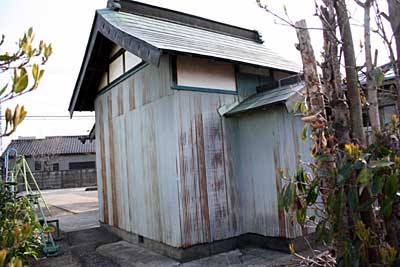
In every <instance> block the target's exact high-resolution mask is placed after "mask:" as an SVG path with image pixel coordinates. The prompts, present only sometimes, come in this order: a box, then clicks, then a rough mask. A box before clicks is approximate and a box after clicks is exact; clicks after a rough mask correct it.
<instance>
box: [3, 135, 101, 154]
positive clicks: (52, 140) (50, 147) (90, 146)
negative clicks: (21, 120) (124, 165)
mask: <svg viewBox="0 0 400 267" xmlns="http://www.w3.org/2000/svg"><path fill="white" fill-rule="evenodd" d="M81 137H82V138H84V137H83V136H48V137H46V138H43V139H34V138H32V139H16V140H12V141H11V143H10V144H9V145H8V147H7V149H8V148H10V147H13V148H15V149H16V150H17V151H18V154H19V155H25V156H40V155H68V154H69V155H70V154H87V153H95V152H96V150H95V143H94V142H90V141H89V140H87V141H86V142H85V143H84V144H83V143H82V142H81V140H80V138H81ZM7 149H6V150H5V151H4V152H3V154H2V157H4V155H5V153H6V151H7Z"/></svg>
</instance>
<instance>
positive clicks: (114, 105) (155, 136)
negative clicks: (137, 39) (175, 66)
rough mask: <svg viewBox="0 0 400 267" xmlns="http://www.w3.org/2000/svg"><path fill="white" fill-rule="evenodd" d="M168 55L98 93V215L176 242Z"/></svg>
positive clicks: (178, 238) (174, 143)
mask: <svg viewBox="0 0 400 267" xmlns="http://www.w3.org/2000/svg"><path fill="white" fill-rule="evenodd" d="M170 87H171V75H170V68H169V60H168V58H163V59H162V61H161V64H160V67H159V69H158V68H157V67H154V66H151V65H148V66H147V67H145V68H144V69H142V70H141V71H139V72H137V73H136V74H134V75H133V76H131V77H130V78H129V79H127V80H125V81H123V82H122V83H121V84H119V85H118V86H116V87H115V88H113V89H112V90H110V91H108V92H106V93H104V94H103V95H100V96H99V97H98V98H97V99H96V105H95V106H96V125H98V126H96V142H97V149H98V150H97V151H99V152H100V153H98V156H97V157H98V159H97V162H98V164H97V170H98V183H99V186H100V187H99V188H102V190H100V191H99V199H100V200H99V204H100V207H102V208H101V209H100V210H101V220H102V221H103V222H104V223H108V224H110V225H112V226H115V227H118V228H120V229H124V230H126V231H129V232H133V233H137V234H140V235H143V236H145V237H147V238H151V239H154V240H158V241H160V242H163V243H166V244H169V245H172V246H179V245H180V242H181V236H180V220H179V203H178V174H177V163H176V159H177V158H178V156H177V147H178V144H177V138H176V136H177V132H176V131H177V127H175V125H176V121H175V113H174V97H173V95H172V93H173V91H172V90H170Z"/></svg>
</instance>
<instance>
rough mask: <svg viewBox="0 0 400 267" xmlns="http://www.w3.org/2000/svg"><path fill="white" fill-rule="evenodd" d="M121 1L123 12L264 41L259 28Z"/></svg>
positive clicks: (255, 40)
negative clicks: (254, 28)
mask: <svg viewBox="0 0 400 267" xmlns="http://www.w3.org/2000/svg"><path fill="white" fill-rule="evenodd" d="M119 3H120V4H121V9H120V11H122V12H126V13H130V14H136V15H142V16H146V17H151V18H155V19H158V20H164V21H169V22H173V23H176V24H181V25H186V26H191V27H194V28H198V29H204V30H208V31H212V32H217V33H221V34H224V35H228V36H234V37H239V38H242V39H246V40H251V41H254V42H257V43H263V42H264V41H263V40H262V38H261V34H260V33H259V32H258V31H257V30H251V29H248V28H244V27H240V26H236V25H232V24H228V23H224V22H220V21H216V20H212V19H208V18H203V17H200V16H197V15H193V14H189V13H185V12H182V11H177V10H173V9H168V8H165V7H159V6H155V5H151V4H147V3H143V2H139V1H133V0H121V1H119Z"/></svg>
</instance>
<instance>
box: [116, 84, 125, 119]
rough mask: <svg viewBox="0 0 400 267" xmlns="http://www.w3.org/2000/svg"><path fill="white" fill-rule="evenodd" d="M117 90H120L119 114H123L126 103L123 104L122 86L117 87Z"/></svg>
mask: <svg viewBox="0 0 400 267" xmlns="http://www.w3.org/2000/svg"><path fill="white" fill-rule="evenodd" d="M117 90H118V91H117V92H118V98H117V99H118V115H122V113H124V106H123V105H124V104H123V101H122V99H123V97H122V87H121V86H120V87H118V88H117Z"/></svg>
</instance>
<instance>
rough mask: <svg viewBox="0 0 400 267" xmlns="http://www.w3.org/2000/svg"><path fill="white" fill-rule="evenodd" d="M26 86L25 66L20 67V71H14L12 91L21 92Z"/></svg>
mask: <svg viewBox="0 0 400 267" xmlns="http://www.w3.org/2000/svg"><path fill="white" fill-rule="evenodd" d="M27 86H28V73H27V72H26V69H25V68H21V70H20V72H19V73H18V72H17V71H16V72H14V84H13V91H14V92H15V93H17V94H18V93H21V92H22V91H23V90H25V89H26V87H27Z"/></svg>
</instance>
